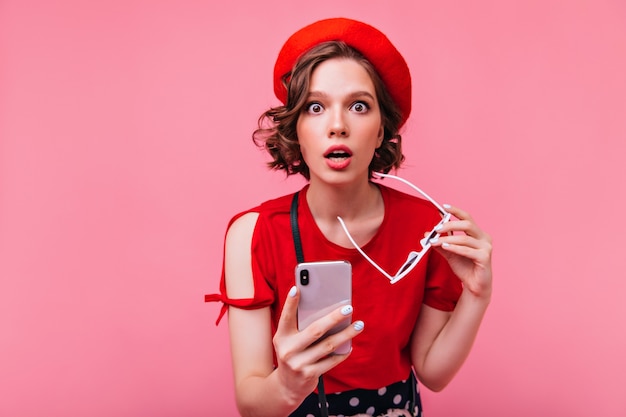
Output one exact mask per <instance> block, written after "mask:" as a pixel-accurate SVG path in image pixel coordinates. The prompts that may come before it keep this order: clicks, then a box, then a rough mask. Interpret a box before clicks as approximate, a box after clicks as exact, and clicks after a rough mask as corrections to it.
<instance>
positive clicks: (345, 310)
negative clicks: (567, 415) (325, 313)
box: [341, 306, 352, 316]
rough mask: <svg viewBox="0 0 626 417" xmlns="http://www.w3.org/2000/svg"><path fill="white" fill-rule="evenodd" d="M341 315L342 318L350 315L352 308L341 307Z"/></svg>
mask: <svg viewBox="0 0 626 417" xmlns="http://www.w3.org/2000/svg"><path fill="white" fill-rule="evenodd" d="M341 314H343V315H344V316H347V315H349V314H352V306H343V308H342V309H341Z"/></svg>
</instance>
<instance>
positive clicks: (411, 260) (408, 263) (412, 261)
mask: <svg viewBox="0 0 626 417" xmlns="http://www.w3.org/2000/svg"><path fill="white" fill-rule="evenodd" d="M418 258H419V257H418V256H417V255H413V256H411V257H410V258H409V259H407V260H406V262H405V263H404V265H402V268H400V270H399V271H398V273H397V274H396V275H400V274H402V273H404V271H406V270H407V269H409V268H410V267H411V266H413V264H415V262H417V259H418Z"/></svg>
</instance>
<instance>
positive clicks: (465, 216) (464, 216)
mask: <svg viewBox="0 0 626 417" xmlns="http://www.w3.org/2000/svg"><path fill="white" fill-rule="evenodd" d="M443 208H444V209H446V211H447V212H448V213H450V214H452V215H453V216H454V217H456V218H457V219H461V220H472V216H470V214H469V213H468V212H466V211H465V210H462V209H460V208H459V207H456V206H453V205H450V204H444V205H443Z"/></svg>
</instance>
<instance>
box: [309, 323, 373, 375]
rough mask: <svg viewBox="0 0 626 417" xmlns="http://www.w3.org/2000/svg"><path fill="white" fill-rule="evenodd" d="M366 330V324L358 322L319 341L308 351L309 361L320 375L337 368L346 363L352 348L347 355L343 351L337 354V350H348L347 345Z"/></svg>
mask: <svg viewBox="0 0 626 417" xmlns="http://www.w3.org/2000/svg"><path fill="white" fill-rule="evenodd" d="M364 328H365V325H364V323H363V322H362V321H360V320H358V321H355V322H354V323H351V324H350V325H349V326H347V327H346V328H344V329H343V330H342V331H340V332H338V333H335V334H333V335H330V336H327V337H325V338H323V339H322V340H319V341H318V342H317V343H315V344H314V345H312V346H311V348H310V349H308V350H307V352H306V355H307V358H308V359H307V360H309V361H310V363H313V364H315V366H316V370H317V371H319V372H320V373H324V372H326V371H327V370H329V369H331V368H332V367H333V366H336V365H337V363H339V362H342V361H344V360H345V359H346V358H347V357H348V356H349V355H350V353H352V349H351V348H349V349H348V350H346V351H345V353H344V352H343V351H341V353H337V350H338V349H343V348H346V343H348V342H351V341H352V339H353V338H355V337H356V336H358V335H359V334H361V333H362V332H363V329H364Z"/></svg>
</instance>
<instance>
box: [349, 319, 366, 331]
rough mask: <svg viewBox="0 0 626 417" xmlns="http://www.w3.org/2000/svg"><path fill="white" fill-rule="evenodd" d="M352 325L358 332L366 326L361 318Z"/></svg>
mask: <svg viewBox="0 0 626 417" xmlns="http://www.w3.org/2000/svg"><path fill="white" fill-rule="evenodd" d="M352 327H354V330H356V331H357V332H360V331H361V330H363V328H364V327H365V323H363V322H362V321H361V320H358V321H355V322H354V324H353V325H352Z"/></svg>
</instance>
